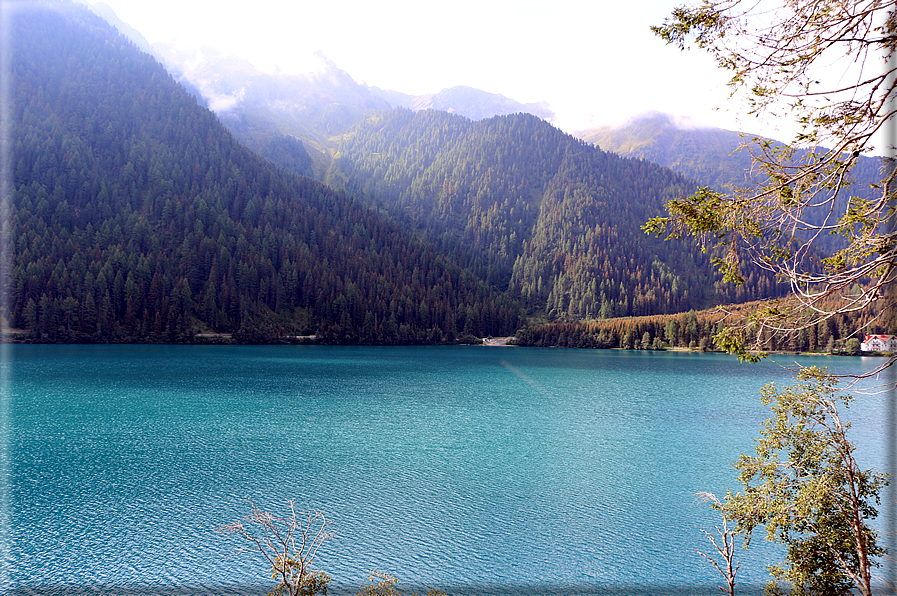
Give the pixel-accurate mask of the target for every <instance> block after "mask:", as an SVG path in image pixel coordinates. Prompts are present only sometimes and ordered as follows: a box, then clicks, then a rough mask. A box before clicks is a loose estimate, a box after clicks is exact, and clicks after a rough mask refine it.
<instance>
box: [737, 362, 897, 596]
mask: <svg viewBox="0 0 897 596" xmlns="http://www.w3.org/2000/svg"><path fill="white" fill-rule="evenodd" d="M798 379H799V380H800V381H802V384H799V385H795V386H791V387H784V388H782V389H781V390H778V389H777V388H776V386H775V384H773V383H770V384H768V385H766V386H765V387H764V388H763V390H762V392H761V401H762V402H763V403H764V404H765V405H770V406H771V408H772V416H771V417H770V418H768V419H767V420H766V421H765V422H764V423H763V429H762V430H761V431H760V435H761V437H760V439H759V440H758V442H757V447H756V455H754V456H748V455H742V456H741V458H740V459H739V461H738V462H737V463H736V464H735V467H736V468H737V469H739V470H740V471H741V474H740V476H739V480H740V481H741V483H742V484H743V485H744V492H743V493H738V494H735V495H732V494H731V493H730V494H728V495H727V496H726V499H725V503H724V504H723V507H722V510H723V512H724V514H725V516H726V517H727V518H728V519H729V520H731V521H735V522H736V523H737V530H738V531H739V532H743V533H745V535H746V537H745V541H746V543H749V542H750V537H751V533H752V532H753V530H754V529H755V528H756V527H757V526H761V525H763V526H766V535H767V538H768V539H769V540H772V541H775V542H779V543H783V544H785V545H786V547H787V551H786V554H785V562H784V566H781V565H776V566H773V567H771V571H772V574H773V577H774V578H775V579H776V580H779V581H784V582H787V583H789V584H790V585H791V587H792V591H793V592H794V593H798V594H804V593H806V594H842V595H846V594H849V593H851V591H852V590H859V592H860V593H861V594H863V595H864V596H869V595H870V594H872V571H873V568H875V567H877V566H878V565H879V563H878V561H877V559H878V558H879V557H881V556H882V555H884V554H885V552H886V551H885V549H884V548H883V547H881V546H879V544H878V542H877V534H876V532H875V530H873V529H872V528H871V527H870V526H869V522H870V521H871V520H873V519H874V518H875V517H876V516H877V515H878V511H877V510H876V508H875V507H876V505H878V504H879V492H880V490H881V489H882V487H884V486H885V485H887V483H888V480H889V478H888V476H887V475H886V474H881V473H879V472H876V471H875V470H871V469H870V470H863V469H861V468H860V466H859V464H858V463H857V461H856V459H855V457H854V451H855V446H854V444H853V443H851V442H850V441H849V440H848V438H847V431H848V429H849V428H850V424H849V423H847V422H844V421H842V419H841V416H840V414H839V411H838V408H839V404H841V405H843V407H844V408H847V407H848V406H849V404H850V402H851V401H852V399H853V398H852V397H851V396H850V395H846V394H840V393H839V390H838V387H837V381H836V379H835V378H834V377H832V376H831V375H828V374H826V372H825V370H824V369H819V368H817V367H810V368H806V369H803V370H801V371H800V372H799V374H798Z"/></svg>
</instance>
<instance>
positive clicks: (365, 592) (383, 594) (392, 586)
mask: <svg viewBox="0 0 897 596" xmlns="http://www.w3.org/2000/svg"><path fill="white" fill-rule="evenodd" d="M398 583H399V580H398V578H396V577H395V576H393V575H390V574H388V573H383V572H381V571H371V574H370V576H369V577H368V585H366V586H364V587H363V588H362V589H361V591H360V592H358V596H402V594H404V591H403V590H401V589H399V588H397V587H396V584H398ZM411 596H416V595H415V594H412V595H411ZM427 596H446V594H445V592H440V591H439V590H437V589H436V588H430V589H429V590H428V591H427Z"/></svg>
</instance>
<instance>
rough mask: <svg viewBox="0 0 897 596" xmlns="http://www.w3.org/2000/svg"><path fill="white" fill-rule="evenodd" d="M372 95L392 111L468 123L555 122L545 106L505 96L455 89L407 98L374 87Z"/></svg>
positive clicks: (476, 90)
mask: <svg viewBox="0 0 897 596" xmlns="http://www.w3.org/2000/svg"><path fill="white" fill-rule="evenodd" d="M374 91H375V92H376V93H378V94H379V95H380V96H381V97H383V99H385V100H386V101H388V102H389V103H390V105H392V106H393V107H397V108H398V107H401V108H409V109H411V110H414V111H418V110H440V111H443V112H449V113H451V114H458V115H460V116H466V117H468V118H470V119H471V120H483V119H484V118H491V117H493V116H504V115H507V114H517V113H522V114H532V115H534V116H537V117H539V118H542V119H543V120H546V121H548V122H552V121H553V120H554V112H553V111H552V110H551V107H550V106H549V105H548V102H545V101H542V102H539V103H527V104H523V103H520V102H517V101H514V100H513V99H509V98H507V97H505V96H504V95H499V94H496V93H487V92H486V91H481V90H479V89H474V88H472V87H464V86H457V87H451V88H449V89H443V90H442V91H440V92H439V93H436V94H435V95H408V94H405V93H400V92H398V91H388V90H383V89H379V88H377V87H374Z"/></svg>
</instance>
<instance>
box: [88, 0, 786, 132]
mask: <svg viewBox="0 0 897 596" xmlns="http://www.w3.org/2000/svg"><path fill="white" fill-rule="evenodd" d="M105 2H106V3H107V4H108V5H110V6H111V7H112V8H113V10H114V11H115V12H116V14H117V15H118V17H119V18H120V19H122V20H123V21H125V22H126V23H128V24H129V25H131V26H132V27H134V28H135V29H137V30H138V31H140V33H141V34H143V36H144V37H146V38H147V40H148V41H150V43H156V42H173V43H175V44H176V45H180V46H182V47H185V48H202V47H206V48H215V49H216V50H218V51H221V52H223V53H225V54H229V55H235V56H239V57H242V58H246V59H248V60H250V61H251V62H252V63H253V64H255V65H256V66H257V67H259V68H260V69H262V70H265V71H267V72H273V71H275V69H279V70H280V71H281V72H288V73H292V72H304V71H307V70H309V69H310V68H314V67H315V66H316V64H319V63H320V61H319V60H316V59H315V58H314V55H315V53H320V54H323V55H324V56H326V57H327V58H328V59H330V60H332V61H333V62H334V63H335V64H336V66H337V67H339V68H341V69H342V70H344V71H346V72H348V73H349V75H351V76H352V77H353V78H354V79H355V80H356V81H358V82H360V83H365V84H367V85H370V86H376V87H380V88H383V89H391V90H395V91H401V92H403V93H408V94H412V95H423V94H429V93H437V92H439V91H440V90H442V89H445V88H449V87H453V86H456V85H467V86H470V87H475V88H477V89H482V90H484V91H488V92H490V93H499V94H502V95H504V96H506V97H509V98H511V99H514V100H516V101H519V102H522V103H529V102H538V101H543V100H544V101H547V102H548V103H549V104H550V106H551V108H552V110H554V112H555V113H556V115H557V118H556V121H555V124H556V125H557V126H558V127H559V128H561V129H563V130H566V131H567V132H573V131H574V130H581V129H585V128H588V127H591V126H597V125H602V124H617V123H622V122H624V121H625V120H626V119H627V118H629V117H631V116H634V115H637V114H640V113H644V112H648V111H655V110H656V111H660V112H665V113H669V114H673V115H675V116H681V117H686V118H690V119H691V120H692V121H693V122H694V123H696V124H705V125H710V126H718V127H721V128H726V129H730V130H744V131H747V132H751V133H759V134H764V135H766V136H771V137H773V138H777V139H781V140H788V139H786V138H785V137H788V136H789V135H790V133H789V132H787V129H786V128H777V126H776V123H772V122H760V121H757V120H756V119H755V118H754V117H752V116H744V117H741V116H739V110H738V108H739V106H740V104H739V102H736V101H733V100H731V99H730V98H729V93H728V88H727V87H726V81H727V80H728V79H727V77H726V76H725V73H723V72H722V71H720V70H718V69H717V68H716V66H715V63H714V61H713V60H712V58H710V57H709V56H707V55H706V54H703V53H701V52H700V51H697V50H690V51H685V52H683V51H680V50H679V49H678V48H675V47H672V46H667V45H665V44H664V43H663V42H662V41H661V40H660V39H658V38H657V37H655V36H654V34H653V33H652V32H651V31H650V26H651V25H659V24H661V23H662V22H663V20H664V18H666V17H667V16H668V15H669V14H670V13H671V12H672V10H673V8H674V7H676V6H678V5H680V4H682V0H637V1H636V2H624V1H619V0H617V1H608V0H513V1H512V0H453V1H452V2H432V1H420V0H415V1H412V0H386V1H381V2H376V1H374V0H317V1H314V2H309V1H299V2H296V1H284V0H253V1H252V2H240V3H236V2H235V3H219V2H211V1H209V0H153V1H152V2H148V1H147V0H105ZM91 3H93V0H91ZM733 108H734V109H733Z"/></svg>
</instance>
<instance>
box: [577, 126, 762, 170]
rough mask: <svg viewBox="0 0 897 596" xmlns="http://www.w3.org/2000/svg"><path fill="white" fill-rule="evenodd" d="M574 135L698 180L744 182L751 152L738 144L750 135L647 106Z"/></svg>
mask: <svg viewBox="0 0 897 596" xmlns="http://www.w3.org/2000/svg"><path fill="white" fill-rule="evenodd" d="M573 134H574V136H576V137H578V138H580V139H583V140H584V141H587V142H589V143H592V144H595V145H597V146H599V147H601V148H602V149H604V150H605V151H613V152H614V153H618V154H620V155H623V156H626V157H640V158H642V159H647V160H648V161H653V162H654V163H658V164H660V165H662V166H666V167H668V168H671V169H672V170H674V171H676V172H679V173H680V174H682V175H684V176H687V177H689V178H691V179H693V180H696V181H698V183H699V184H701V185H703V186H710V187H713V188H725V187H728V186H731V185H736V186H743V185H745V184H747V183H748V179H747V178H746V175H745V173H746V172H749V171H750V166H751V156H750V153H748V152H747V151H742V150H740V148H741V146H742V144H743V143H744V142H745V141H750V140H751V139H752V138H753V137H752V136H751V135H743V134H742V133H740V132H733V131H730V130H724V129H721V128H712V127H707V126H699V125H696V124H694V123H693V122H690V121H688V120H687V119H683V118H676V117H674V116H671V115H669V114H663V113H660V112H650V113H647V114H643V115H641V116H638V117H635V118H632V119H630V120H629V121H627V122H626V123H624V124H623V125H620V126H613V127H612V126H602V127H599V128H594V129H590V130H583V131H577V132H575V133H573Z"/></svg>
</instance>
